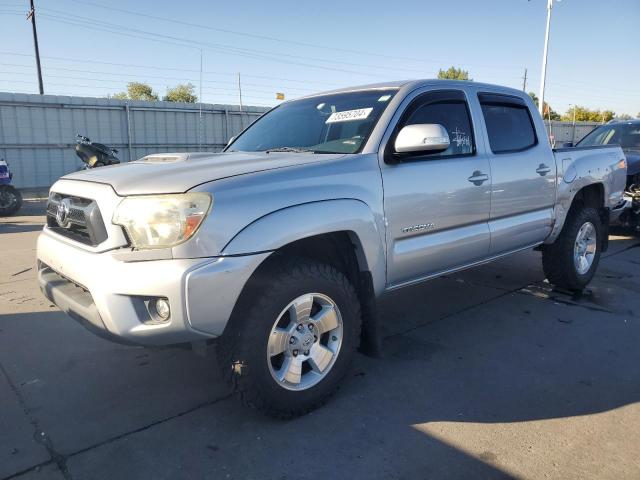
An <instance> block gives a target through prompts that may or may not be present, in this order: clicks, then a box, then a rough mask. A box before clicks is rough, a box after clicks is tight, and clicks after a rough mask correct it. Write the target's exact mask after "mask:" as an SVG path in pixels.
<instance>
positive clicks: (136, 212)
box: [113, 192, 212, 248]
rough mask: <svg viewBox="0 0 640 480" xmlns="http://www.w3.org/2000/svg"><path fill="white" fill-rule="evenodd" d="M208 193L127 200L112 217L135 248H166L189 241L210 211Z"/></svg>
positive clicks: (129, 198) (143, 196)
mask: <svg viewBox="0 0 640 480" xmlns="http://www.w3.org/2000/svg"><path fill="white" fill-rule="evenodd" d="M211 204H212V198H211V195H209V194H208V193H200V192H193V193H183V194H176V195H141V196H139V197H126V198H125V199H124V200H122V202H120V204H119V205H118V207H117V208H116V211H115V212H114V214H113V223H115V224H116V225H122V226H123V227H124V228H125V230H126V231H127V234H128V235H129V238H130V239H131V242H132V243H133V246H134V247H135V248H164V247H172V246H174V245H178V244H179V243H182V242H184V241H186V240H188V239H189V238H190V237H191V236H192V235H193V234H194V233H195V232H196V231H197V230H198V227H200V224H201V223H202V221H203V220H204V219H205V217H206V216H207V214H208V213H209V210H210V209H211Z"/></svg>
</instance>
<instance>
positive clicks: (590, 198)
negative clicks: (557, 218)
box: [569, 183, 609, 252]
mask: <svg viewBox="0 0 640 480" xmlns="http://www.w3.org/2000/svg"><path fill="white" fill-rule="evenodd" d="M580 207H592V208H595V209H596V210H597V211H598V214H599V215H600V222H601V225H602V229H603V232H604V234H603V238H602V244H601V249H602V251H603V252H606V251H607V249H608V248H609V210H608V209H607V208H606V207H605V206H604V185H602V184H601V183H593V184H591V185H587V186H586V187H583V188H581V189H580V190H579V191H578V193H576V194H575V196H574V197H573V201H572V202H571V208H570V210H569V214H571V212H572V211H573V210H574V208H580Z"/></svg>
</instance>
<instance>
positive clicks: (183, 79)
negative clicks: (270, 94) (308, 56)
mask: <svg viewBox="0 0 640 480" xmlns="http://www.w3.org/2000/svg"><path fill="white" fill-rule="evenodd" d="M0 65H2V66H10V67H25V68H31V65H24V64H18V63H0ZM47 69H48V70H56V71H57V70H60V71H65V72H77V73H83V74H87V73H92V74H97V75H112V76H117V77H123V76H124V77H132V78H133V79H138V80H148V79H159V80H171V81H178V82H190V83H197V82H198V81H199V80H196V79H193V78H186V77H165V76H158V75H149V74H146V73H145V74H131V73H114V72H103V71H96V70H84V69H75V68H63V67H51V66H47ZM5 73H13V74H17V75H30V73H29V72H5ZM203 73H206V72H204V71H203ZM45 76H46V77H60V78H71V79H78V80H85V79H86V80H96V81H103V80H104V79H101V78H96V77H91V76H83V77H71V76H62V75H52V74H49V73H47V74H45ZM243 76H246V75H245V74H243ZM225 82H228V83H232V82H233V80H231V79H229V80H203V83H206V84H214V85H220V84H225ZM242 83H243V85H249V86H253V87H264V88H273V89H278V88H284V89H287V90H297V91H303V92H309V93H312V92H313V91H314V90H313V89H312V88H300V87H292V86H289V85H286V84H278V85H268V84H264V83H247V82H242ZM230 90H235V89H230ZM274 91H275V90H274Z"/></svg>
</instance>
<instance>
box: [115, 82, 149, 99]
mask: <svg viewBox="0 0 640 480" xmlns="http://www.w3.org/2000/svg"><path fill="white" fill-rule="evenodd" d="M113 98H116V99H118V100H145V101H147V102H153V101H157V100H158V95H157V94H156V93H154V91H153V89H152V88H151V86H150V85H148V84H146V83H140V82H129V83H127V91H126V92H120V93H116V94H115V95H113Z"/></svg>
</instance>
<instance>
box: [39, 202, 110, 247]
mask: <svg viewBox="0 0 640 480" xmlns="http://www.w3.org/2000/svg"><path fill="white" fill-rule="evenodd" d="M47 226H48V227H49V228H50V229H51V230H53V231H54V232H56V233H58V234H60V235H62V236H64V237H67V238H69V239H71V240H74V241H76V242H79V243H82V244H85V245H91V246H94V247H95V246H96V245H99V244H100V243H102V242H104V241H105V240H106V239H107V230H106V228H105V226H104V222H103V220H102V215H100V209H99V208H98V204H97V203H96V202H95V200H90V199H87V198H82V197H75V196H72V195H64V194H60V193H54V192H52V193H51V194H50V195H49V202H48V203H47Z"/></svg>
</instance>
